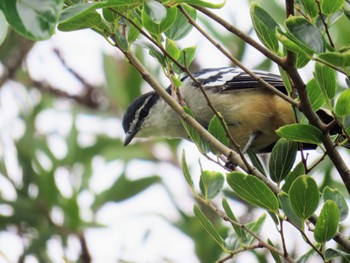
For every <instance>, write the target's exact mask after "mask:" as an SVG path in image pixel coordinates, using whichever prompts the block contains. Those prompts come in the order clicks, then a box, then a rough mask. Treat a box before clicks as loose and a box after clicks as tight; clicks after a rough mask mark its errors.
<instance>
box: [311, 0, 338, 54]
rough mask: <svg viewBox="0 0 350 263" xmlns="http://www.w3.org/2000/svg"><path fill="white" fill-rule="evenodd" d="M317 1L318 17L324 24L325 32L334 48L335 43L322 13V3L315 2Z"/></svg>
mask: <svg viewBox="0 0 350 263" xmlns="http://www.w3.org/2000/svg"><path fill="white" fill-rule="evenodd" d="M315 1H316V4H317V9H318V15H319V17H320V18H321V21H322V24H323V26H324V28H325V32H326V35H327V38H328V41H329V44H330V45H331V46H332V47H333V48H334V43H333V40H332V37H331V34H330V33H329V30H328V25H327V23H326V21H325V20H324V17H323V14H322V11H321V5H320V1H319V0H315Z"/></svg>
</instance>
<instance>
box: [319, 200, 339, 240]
mask: <svg viewBox="0 0 350 263" xmlns="http://www.w3.org/2000/svg"><path fill="white" fill-rule="evenodd" d="M338 224H339V209H338V206H337V204H336V203H335V202H334V201H332V200H327V201H326V202H325V203H324V205H323V207H322V210H321V214H320V216H319V217H318V219H317V222H316V225H315V232H314V237H315V240H316V241H317V242H318V243H325V242H326V241H328V240H330V239H331V238H333V237H334V236H335V234H336V233H337V229H338Z"/></svg>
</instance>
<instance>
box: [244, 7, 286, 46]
mask: <svg viewBox="0 0 350 263" xmlns="http://www.w3.org/2000/svg"><path fill="white" fill-rule="evenodd" d="M250 14H251V18H252V21H253V26H254V29H255V32H256V33H257V35H258V37H259V39H260V40H261V42H262V43H264V45H265V46H266V47H268V48H269V49H270V50H272V51H274V52H275V53H277V52H278V50H279V45H278V40H277V37H276V35H275V32H276V28H279V25H278V24H277V22H276V21H275V20H274V19H273V18H272V17H271V16H270V14H269V13H268V12H266V11H265V10H264V9H262V8H261V7H260V6H259V5H258V4H257V3H255V2H253V3H252V4H251V5H250Z"/></svg>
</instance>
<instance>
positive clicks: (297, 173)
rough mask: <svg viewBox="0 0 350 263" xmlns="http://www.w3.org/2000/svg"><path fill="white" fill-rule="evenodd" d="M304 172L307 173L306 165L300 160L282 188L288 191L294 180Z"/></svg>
mask: <svg viewBox="0 0 350 263" xmlns="http://www.w3.org/2000/svg"><path fill="white" fill-rule="evenodd" d="M303 174H305V167H304V164H303V163H302V162H300V163H298V164H297V166H295V168H294V170H293V171H291V172H290V173H289V174H288V175H287V177H286V179H285V183H284V184H283V186H282V190H283V191H285V192H286V193H288V192H289V189H290V187H291V185H292V183H293V182H294V180H295V179H297V178H298V177H299V176H300V175H303Z"/></svg>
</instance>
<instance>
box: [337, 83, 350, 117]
mask: <svg viewBox="0 0 350 263" xmlns="http://www.w3.org/2000/svg"><path fill="white" fill-rule="evenodd" d="M335 113H336V114H337V115H338V116H340V117H345V116H346V115H349V114H350V89H346V90H344V91H343V92H342V93H341V94H340V95H339V98H338V100H337V103H336V105H335Z"/></svg>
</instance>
